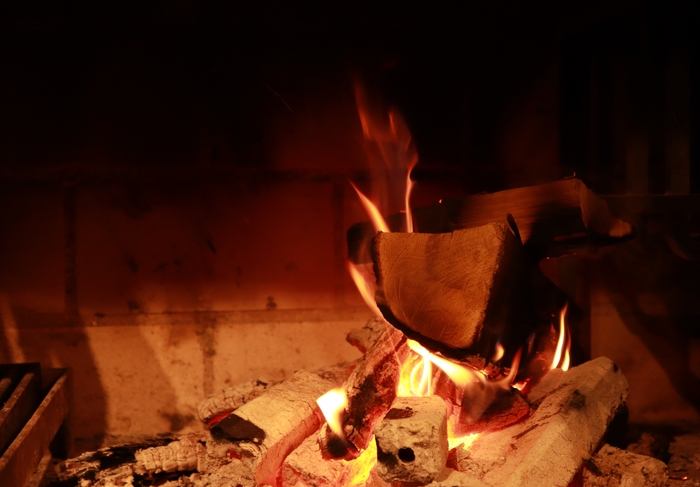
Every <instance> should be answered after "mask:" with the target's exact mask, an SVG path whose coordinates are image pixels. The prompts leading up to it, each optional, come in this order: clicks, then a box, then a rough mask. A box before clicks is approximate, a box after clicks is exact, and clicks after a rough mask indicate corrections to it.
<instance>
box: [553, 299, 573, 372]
mask: <svg viewBox="0 0 700 487" xmlns="http://www.w3.org/2000/svg"><path fill="white" fill-rule="evenodd" d="M568 307H569V305H568V303H567V304H566V305H564V307H563V308H562V310H561V313H559V340H558V341H557V350H556V352H555V353H554V359H553V360H552V365H550V367H549V368H550V369H556V368H557V367H559V366H560V365H561V369H562V370H563V371H567V370H569V365H570V362H571V358H570V356H569V349H570V348H571V343H570V340H569V339H568V335H569V331H568V329H567V327H566V310H567V309H568ZM562 356H563V360H562Z"/></svg>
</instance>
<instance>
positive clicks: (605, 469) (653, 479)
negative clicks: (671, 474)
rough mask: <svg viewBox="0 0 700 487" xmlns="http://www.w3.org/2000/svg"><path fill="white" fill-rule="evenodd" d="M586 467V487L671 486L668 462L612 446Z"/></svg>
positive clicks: (590, 461)
mask: <svg viewBox="0 0 700 487" xmlns="http://www.w3.org/2000/svg"><path fill="white" fill-rule="evenodd" d="M585 467H586V468H584V469H583V487H623V486H626V485H634V486H636V487H665V486H666V485H667V484H668V468H667V467H666V464H665V463H664V462H662V461H661V460H657V459H656V458H652V457H648V456H646V455H638V454H636V453H631V452H628V451H624V450H620V449H618V448H615V447H613V446H610V445H603V447H602V448H601V449H600V451H598V453H596V454H595V456H594V457H593V458H591V459H590V460H589V461H587V462H586V463H585Z"/></svg>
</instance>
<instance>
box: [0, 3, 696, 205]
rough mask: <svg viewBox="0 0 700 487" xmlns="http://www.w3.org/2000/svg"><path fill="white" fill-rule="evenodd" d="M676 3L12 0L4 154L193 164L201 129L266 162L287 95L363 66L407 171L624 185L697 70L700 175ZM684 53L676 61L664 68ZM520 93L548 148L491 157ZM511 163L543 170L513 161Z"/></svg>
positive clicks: (0, 151)
mask: <svg viewBox="0 0 700 487" xmlns="http://www.w3.org/2000/svg"><path fill="white" fill-rule="evenodd" d="M686 3H690V2H661V1H658V2H653V1H642V2H640V1H637V2H625V1H610V2H539V1H538V2H487V4H482V2H479V3H478V4H477V3H476V2H469V3H467V4H465V5H462V6H458V7H442V8H441V7H436V6H432V5H431V6H428V5H423V6H421V7H418V8H417V7H408V6H406V5H404V6H396V7H389V6H377V5H370V4H367V5H362V4H341V5H333V6H329V5H326V6H319V5H314V6H303V5H291V4H287V5H274V4H269V3H258V2H246V3H245V4H244V3H243V2H230V3H228V4H227V5H225V6H224V5H221V4H217V3H213V2H206V1H182V2H162V3H155V4H151V5H149V6H143V5H141V4H138V3H128V2H127V3H123V2H120V3H118V4H113V5H104V4H102V3H101V2H100V3H93V2H53V3H51V4H41V3H33V2H15V3H14V4H12V3H5V4H4V6H3V7H1V8H0V58H1V59H2V65H1V68H0V114H2V115H1V116H0V161H2V162H1V163H0V164H2V166H3V167H4V168H5V169H6V172H5V174H6V175H8V174H10V175H14V176H15V177H16V175H17V170H18V168H21V170H22V171H24V170H26V169H27V168H32V167H42V168H44V169H45V168H46V167H75V166H76V165H77V166H80V167H82V168H83V169H85V168H91V169H96V168H104V167H140V168H142V167H187V166H190V165H193V164H196V163H200V164H201V160H202V156H201V154H200V152H201V143H200V142H201V137H202V133H203V132H206V133H207V134H209V135H210V136H212V137H213V138H214V139H216V140H225V141H226V142H227V144H228V146H229V147H230V152H232V154H230V157H228V158H224V157H223V156H222V155H221V149H220V148H217V147H216V144H214V145H213V147H212V148H210V149H208V150H209V151H210V153H209V154H208V155H207V156H206V157H205V158H206V159H208V160H209V161H210V162H211V163H212V164H214V165H217V164H218V165H221V166H232V165H233V166H236V167H248V168H250V167H253V168H263V167H270V166H272V165H274V161H272V159H273V157H272V155H271V154H270V150H269V147H270V146H271V145H273V139H274V138H275V134H277V133H279V131H284V130H293V126H294V125H295V124H296V123H298V120H299V117H298V116H295V114H296V113H298V112H299V111H300V110H302V111H303V110H305V113H309V112H311V113H314V111H315V110H316V111H318V110H317V108H318V107H320V106H322V105H323V104H324V103H328V101H329V100H337V99H339V98H343V99H352V90H353V88H352V83H353V79H358V78H359V79H362V80H363V81H364V82H365V83H366V84H367V85H368V86H369V87H370V89H371V90H372V91H373V92H375V93H379V94H381V95H382V96H383V97H384V100H385V102H386V103H387V104H390V105H395V106H397V107H398V108H399V109H400V110H401V111H402V112H403V114H404V115H405V117H406V119H407V121H408V125H409V126H410V128H411V130H412V132H413V134H414V136H415V139H416V141H417V146H418V150H419V153H420V155H421V164H420V166H419V169H418V171H417V175H416V177H417V178H418V179H419V180H420V179H421V178H431V177H432V178H435V177H438V178H439V176H435V175H434V173H431V172H430V168H431V167H432V168H442V169H443V170H444V171H443V173H444V174H447V176H444V177H447V178H449V179H450V180H452V181H454V179H455V178H458V179H459V180H460V181H462V184H463V187H464V190H465V191H467V192H478V191H483V190H497V189H502V188H505V187H509V186H513V185H514V184H515V183H520V182H523V183H535V182H542V181H543V180H551V179H553V178H556V177H561V176H568V175H571V174H572V173H574V172H575V173H576V174H577V175H579V176H580V177H582V178H583V179H584V181H586V183H587V184H588V185H589V186H591V187H592V188H593V189H594V190H596V191H597V192H599V193H624V192H626V191H627V189H628V188H627V187H626V181H627V179H628V178H627V174H626V173H627V172H629V171H630V168H629V167H628V166H627V165H626V164H625V156H624V148H622V149H621V146H624V143H625V134H627V133H629V132H630V131H633V130H634V129H635V127H639V126H642V127H644V130H645V134H648V141H649V147H648V168H643V169H642V170H644V171H649V175H650V178H649V182H650V183H649V192H650V193H663V192H664V191H666V189H667V186H668V184H667V178H668V176H667V172H668V171H667V164H666V162H667V161H666V158H667V157H666V153H665V150H664V146H665V135H664V133H665V132H664V127H665V124H668V123H672V122H669V120H668V119H669V117H668V116H666V115H665V114H666V113H667V110H666V108H667V105H668V93H669V90H670V91H671V92H673V91H677V90H676V88H675V86H674V83H676V84H680V85H683V87H681V88H682V89H683V90H685V91H688V89H687V88H688V86H692V87H693V90H690V92H689V93H688V96H686V97H685V98H684V100H683V103H684V104H685V105H686V106H687V107H688V112H687V113H684V114H683V117H685V118H686V119H687V120H686V127H685V129H686V130H687V131H688V135H689V137H690V146H691V151H690V166H691V170H690V187H691V189H692V191H696V190H697V189H698V184H700V183H698V181H697V177H696V170H695V168H696V167H697V166H698V154H697V150H696V146H697V139H698V126H699V125H700V121H699V117H698V113H700V110H699V109H698V101H697V96H696V95H697V93H696V91H697V90H695V89H694V87H695V84H696V83H695V82H696V80H697V75H698V69H697V65H698V50H697V48H696V46H697V42H696V41H697V35H696V34H695V33H694V32H695V30H696V29H695V27H697V25H698V21H697V15H696V13H695V10H691V9H690V7H686V6H685V4H686ZM678 56H680V57H681V58H682V59H683V63H685V64H684V66H685V67H686V68H687V70H686V71H687V73H688V76H686V77H685V78H683V79H681V80H674V79H670V78H669V77H668V76H666V73H667V72H668V69H667V68H668V65H669V62H670V61H669V60H673V59H676V57H678ZM543 80H544V81H543ZM538 97H539V98H541V99H543V100H544V99H551V100H553V102H551V103H550V102H547V101H546V100H545V101H541V102H540V103H539V105H538V104H537V103H538V102H537V99H538ZM527 100H535V101H534V103H535V107H534V109H533V110H534V112H536V113H535V115H536V114H537V113H539V114H540V115H543V114H544V116H546V117H549V118H552V119H553V120H554V121H555V123H554V125H553V127H550V128H547V127H545V128H546V133H548V134H549V135H548V136H545V139H546V140H545V141H544V142H541V143H540V142H539V141H534V142H531V144H532V145H535V146H544V147H545V148H544V149H542V150H541V153H539V152H538V149H537V147H535V148H526V149H524V150H523V151H521V152H520V155H517V154H516V155H515V156H513V155H511V156H508V155H503V147H502V146H503V145H504V144H506V145H507V144H508V143H509V140H511V139H508V138H507V137H506V138H504V132H507V131H508V130H510V131H511V132H512V131H513V129H512V128H511V129H507V128H504V127H506V126H507V125H508V123H509V121H510V122H512V123H515V124H520V125H522V126H527V125H529V124H530V123H531V119H529V118H527V117H525V118H524V119H518V118H517V117H515V115H516V114H517V113H518V111H519V110H521V107H522V105H523V104H524V103H526V101H527ZM686 102H687V103H686ZM538 111H539V112H538ZM545 112H551V113H545ZM344 116H350V115H344ZM531 118H532V117H531ZM548 127H549V126H548ZM523 128H526V127H523ZM212 134H213V135H212ZM527 137H528V133H527V132H526V131H523V134H522V135H521V137H520V138H521V139H526V138H527ZM510 143H511V144H512V142H510ZM516 145H517V144H516ZM527 151H530V153H531V157H528V156H523V155H522V154H523V153H526V152H527ZM535 160H539V161H540V162H539V163H537V162H535ZM197 161H199V162H197ZM8 168H11V169H10V172H9V173H8V172H7V170H8ZM515 172H520V173H523V172H525V173H527V172H539V173H540V175H539V176H532V177H516V178H508V177H506V176H507V175H508V174H513V173H515ZM431 174H432V175H431Z"/></svg>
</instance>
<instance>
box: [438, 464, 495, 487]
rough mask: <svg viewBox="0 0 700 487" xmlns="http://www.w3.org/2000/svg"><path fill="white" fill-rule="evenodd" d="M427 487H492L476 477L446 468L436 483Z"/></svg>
mask: <svg viewBox="0 0 700 487" xmlns="http://www.w3.org/2000/svg"><path fill="white" fill-rule="evenodd" d="M425 487H492V486H490V485H488V484H485V483H483V482H482V481H480V480H478V479H475V478H474V477H472V476H470V475H467V474H464V473H462V472H459V471H457V470H454V469H451V468H446V469H445V470H443V471H442V473H441V474H440V475H439V476H438V478H436V479H435V480H434V481H432V482H430V483H429V484H427V485H426V486H425Z"/></svg>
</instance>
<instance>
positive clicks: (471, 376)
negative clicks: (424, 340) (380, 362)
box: [408, 340, 483, 387]
mask: <svg viewBox="0 0 700 487" xmlns="http://www.w3.org/2000/svg"><path fill="white" fill-rule="evenodd" d="M408 347H409V348H410V349H411V350H413V351H414V352H416V353H417V354H418V355H420V356H421V357H423V358H424V359H426V360H429V361H430V362H432V363H433V364H435V365H436V366H437V367H439V368H440V369H441V370H442V371H443V372H444V373H445V374H447V377H449V378H450V379H451V380H452V382H454V383H455V384H457V385H458V386H459V387H466V386H467V385H468V384H471V383H474V382H477V381H478V380H480V378H479V377H478V376H480V375H481V376H482V377H483V375H482V374H480V373H478V372H476V371H473V370H471V369H469V368H467V367H463V366H461V365H457V364H455V363H452V362H450V361H449V360H447V359H444V358H442V357H438V356H437V355H434V354H432V353H430V352H429V351H428V350H426V349H425V347H423V346H422V345H421V344H420V343H418V342H416V341H414V340H408Z"/></svg>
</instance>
